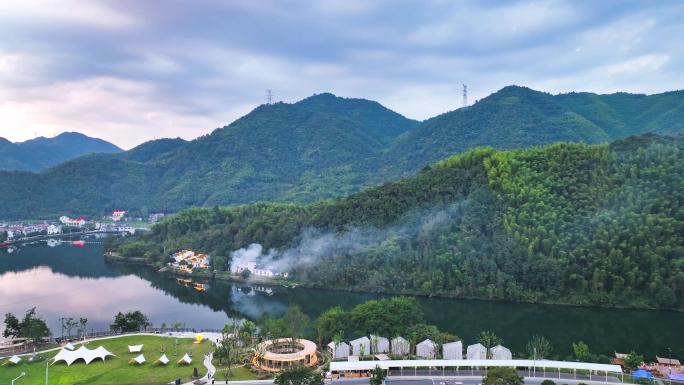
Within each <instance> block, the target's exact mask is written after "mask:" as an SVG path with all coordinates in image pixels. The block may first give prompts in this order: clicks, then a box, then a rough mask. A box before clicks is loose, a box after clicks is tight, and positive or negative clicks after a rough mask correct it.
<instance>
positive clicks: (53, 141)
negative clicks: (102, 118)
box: [0, 132, 122, 171]
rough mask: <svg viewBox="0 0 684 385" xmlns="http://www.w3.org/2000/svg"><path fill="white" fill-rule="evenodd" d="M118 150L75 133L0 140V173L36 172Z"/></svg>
mask: <svg viewBox="0 0 684 385" xmlns="http://www.w3.org/2000/svg"><path fill="white" fill-rule="evenodd" d="M121 151H122V150H121V149H120V148H119V147H117V146H115V145H113V144H111V143H109V142H107V141H104V140H102V139H97V138H91V137H89V136H86V135H83V134H80V133H78V132H63V133H61V134H59V135H57V136H55V137H54V138H45V137H42V136H41V137H38V138H35V139H31V140H27V141H25V142H18V143H12V142H10V141H8V140H7V139H4V138H0V170H21V171H39V170H42V169H45V168H48V167H52V166H54V165H57V164H59V163H62V162H65V161H67V160H70V159H74V158H77V157H79V156H81V155H85V154H90V153H116V152H121Z"/></svg>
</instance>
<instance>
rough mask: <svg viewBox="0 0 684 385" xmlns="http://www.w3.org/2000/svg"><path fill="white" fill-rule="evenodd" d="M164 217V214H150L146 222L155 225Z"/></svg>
mask: <svg viewBox="0 0 684 385" xmlns="http://www.w3.org/2000/svg"><path fill="white" fill-rule="evenodd" d="M164 216H165V214H164V213H153V214H150V215H149V216H148V217H147V220H148V221H149V222H150V223H157V222H159V221H160V220H161V219H162V218H164Z"/></svg>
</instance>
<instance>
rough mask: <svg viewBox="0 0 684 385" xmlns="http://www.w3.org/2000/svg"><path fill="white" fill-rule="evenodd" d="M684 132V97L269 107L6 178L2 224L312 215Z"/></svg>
mask: <svg viewBox="0 0 684 385" xmlns="http://www.w3.org/2000/svg"><path fill="white" fill-rule="evenodd" d="M683 122H684V92H681V91H679V92H668V93H663V94H656V95H648V96H646V95H636V94H626V93H620V94H612V95H597V94H591V93H570V94H562V95H551V94H548V93H544V92H539V91H535V90H531V89H529V88H525V87H518V86H509V87H505V88H503V89H501V90H499V91H498V92H496V93H494V94H491V95H489V96H487V97H486V98H483V99H481V100H479V101H477V102H476V103H475V104H473V105H472V106H469V107H466V108H460V109H457V110H454V111H450V112H447V113H444V114H441V115H439V116H436V117H434V118H431V119H428V120H425V121H423V122H417V121H414V120H411V119H407V118H406V117H404V116H402V115H400V114H398V113H396V112H394V111H391V110H389V109H387V108H385V107H383V106H382V105H380V104H379V103H377V102H374V101H370V100H364V99H352V98H341V97H337V96H335V95H332V94H319V95H314V96H311V97H309V98H306V99H303V100H301V101H299V102H296V103H292V104H288V103H275V104H269V105H261V106H259V107H257V108H255V109H254V110H253V111H251V112H250V113H249V114H247V115H245V116H244V117H242V118H240V119H238V120H236V121H234V122H233V123H231V124H229V125H227V126H225V127H221V128H217V129H216V130H214V131H213V132H212V133H211V134H209V135H205V136H202V137H199V138H197V139H195V140H192V141H184V140H182V139H160V140H155V141H150V142H146V143H143V144H141V145H139V146H138V147H135V148H133V149H131V150H129V151H125V152H122V153H118V154H90V155H86V156H82V157H79V158H77V159H73V160H70V161H68V162H65V163H62V164H59V165H57V166H54V167H52V168H49V169H46V170H44V171H41V172H37V173H34V172H20V171H12V172H8V171H0V178H1V179H2V181H3V183H1V184H0V196H1V197H2V198H3V199H0V219H4V220H10V219H38V218H55V217H59V216H61V215H72V216H79V215H85V216H87V217H89V216H98V217H99V216H101V215H103V214H105V213H109V212H111V211H112V210H116V209H121V210H126V211H128V212H129V213H130V215H133V216H146V215H147V214H149V213H151V212H164V213H173V212H177V211H179V210H182V209H185V208H188V207H192V206H204V207H211V206H214V205H240V204H251V203H256V202H263V201H269V202H281V203H297V204H307V203H311V202H316V201H319V200H321V199H332V198H337V197H343V196H348V195H350V194H353V193H355V192H358V191H361V190H363V189H365V188H368V187H372V186H378V185H381V184H383V183H386V182H388V181H394V180H398V179H400V178H406V177H413V176H415V175H416V174H417V173H418V172H419V171H420V170H421V169H422V167H424V166H425V165H426V164H432V163H435V162H437V161H439V160H440V159H443V158H445V157H448V156H451V155H454V154H458V153H462V152H464V151H467V150H469V149H472V148H475V147H479V146H485V147H492V148H494V149H514V148H528V147H532V146H538V145H545V144H550V143H555V142H559V141H566V142H584V143H604V142H608V141H612V140H616V139H621V138H625V137H627V136H629V135H635V134H642V133H646V132H656V133H661V134H678V133H682V132H684V123H683ZM1 145H2V143H0V147H1Z"/></svg>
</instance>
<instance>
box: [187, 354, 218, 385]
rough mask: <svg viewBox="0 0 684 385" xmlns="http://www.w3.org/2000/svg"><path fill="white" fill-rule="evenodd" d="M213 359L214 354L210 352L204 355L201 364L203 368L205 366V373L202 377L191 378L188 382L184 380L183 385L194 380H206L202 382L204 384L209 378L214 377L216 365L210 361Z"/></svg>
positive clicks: (209, 381) (209, 380)
mask: <svg viewBox="0 0 684 385" xmlns="http://www.w3.org/2000/svg"><path fill="white" fill-rule="evenodd" d="M213 359H214V355H213V354H212V353H209V354H207V355H205V356H204V362H202V364H203V365H204V367H205V368H207V374H205V375H204V377H202V378H200V379H199V380H192V381H190V382H186V383H185V384H183V385H194V383H195V381H198V382H203V381H206V382H204V383H205V384H210V383H211V379H212V378H214V376H215V375H216V367H215V366H214V364H213V363H212V362H211V360H213Z"/></svg>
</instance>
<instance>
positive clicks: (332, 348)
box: [328, 341, 349, 359]
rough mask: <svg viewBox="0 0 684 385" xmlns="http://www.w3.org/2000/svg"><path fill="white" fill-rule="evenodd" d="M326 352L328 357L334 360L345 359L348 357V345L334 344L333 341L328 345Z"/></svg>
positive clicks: (344, 343) (342, 343)
mask: <svg viewBox="0 0 684 385" xmlns="http://www.w3.org/2000/svg"><path fill="white" fill-rule="evenodd" d="M328 352H329V353H330V356H331V357H332V358H333V359H335V358H347V357H349V345H347V343H346V342H340V343H339V344H336V343H335V342H334V341H333V342H331V343H329V344H328Z"/></svg>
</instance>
